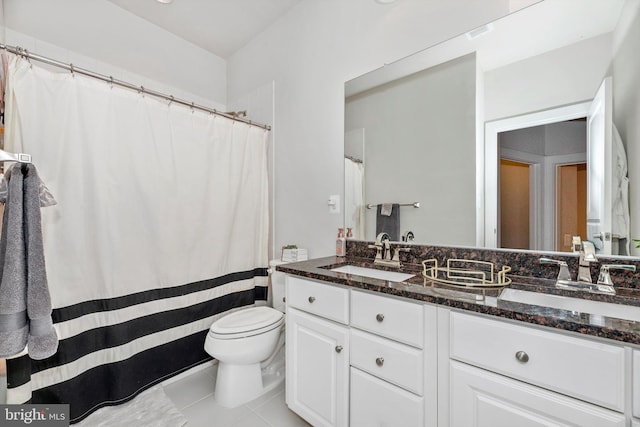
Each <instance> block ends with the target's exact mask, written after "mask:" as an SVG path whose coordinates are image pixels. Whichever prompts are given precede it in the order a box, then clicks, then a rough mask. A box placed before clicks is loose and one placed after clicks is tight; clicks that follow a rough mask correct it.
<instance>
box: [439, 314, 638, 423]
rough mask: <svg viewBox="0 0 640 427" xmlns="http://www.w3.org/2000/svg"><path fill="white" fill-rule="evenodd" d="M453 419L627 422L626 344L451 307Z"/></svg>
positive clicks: (459, 421)
mask: <svg viewBox="0 0 640 427" xmlns="http://www.w3.org/2000/svg"><path fill="white" fill-rule="evenodd" d="M449 319H450V320H449V321H450V324H449V332H450V335H449V339H450V344H449V352H450V354H449V356H450V358H451V361H450V366H449V377H450V384H449V387H450V399H449V401H450V406H449V417H450V425H451V426H452V427H454V426H461V427H466V426H473V425H478V426H480V425H486V426H513V425H518V426H520V425H522V426H546V425H555V424H559V423H560V424H562V422H566V423H567V424H568V425H580V426H594V427H605V426H621V427H622V426H624V425H625V424H626V421H625V416H624V413H623V412H624V408H625V350H624V348H623V347H621V346H616V345H610V344H606V343H602V342H598V341H593V340H589V339H585V338H578V337H574V336H569V335H567V334H562V333H557V332H554V331H550V330H543V329H541V328H534V327H529V326H521V325H517V324H513V323H509V322H505V321H500V320H494V319H490V318H486V317H482V316H476V315H471V314H466V313H459V312H451V314H450V318H449Z"/></svg>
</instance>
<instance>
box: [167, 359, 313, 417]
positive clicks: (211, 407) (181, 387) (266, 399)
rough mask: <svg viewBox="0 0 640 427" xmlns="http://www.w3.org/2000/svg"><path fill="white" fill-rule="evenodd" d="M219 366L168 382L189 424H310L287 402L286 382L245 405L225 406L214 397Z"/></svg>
mask: <svg viewBox="0 0 640 427" xmlns="http://www.w3.org/2000/svg"><path fill="white" fill-rule="evenodd" d="M216 372H217V366H215V365H214V366H211V367H207V368H206V369H204V370H200V371H197V372H195V373H193V374H190V375H188V376H186V377H184V378H182V379H179V380H177V381H175V382H172V383H170V384H167V385H164V391H165V393H166V394H167V396H169V398H170V399H171V400H172V401H173V403H174V404H175V406H176V407H177V408H178V409H179V410H180V412H182V413H183V414H184V416H185V417H186V418H187V419H188V420H189V422H188V423H187V425H186V427H306V426H310V424H308V423H307V422H305V421H304V420H303V419H302V418H300V417H298V416H297V415H296V414H294V413H293V412H291V411H290V410H289V408H287V405H286V403H285V400H284V399H285V396H284V383H283V384H281V385H280V386H279V387H277V388H276V389H274V390H272V391H271V392H269V393H267V394H266V395H264V396H261V397H259V398H257V399H255V400H253V401H251V402H249V403H247V404H245V405H243V406H240V407H238V408H233V409H227V408H224V407H222V406H220V405H218V404H217V403H216V401H215V400H214V399H213V389H214V381H215V377H216Z"/></svg>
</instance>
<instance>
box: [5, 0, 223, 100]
mask: <svg viewBox="0 0 640 427" xmlns="http://www.w3.org/2000/svg"><path fill="white" fill-rule="evenodd" d="M3 5H4V14H3V16H2V20H1V21H0V26H1V25H2V24H4V26H5V27H6V30H5V29H3V28H1V27H0V35H1V39H2V41H3V42H4V43H6V44H9V45H12V46H15V45H18V46H20V47H23V48H26V49H28V50H29V51H31V52H34V53H38V54H41V55H45V56H49V57H52V58H54V59H57V60H60V61H62V62H67V63H73V64H74V65H75V66H78V67H81V68H87V69H90V70H92V71H96V72H98V73H100V74H105V75H113V77H114V78H116V79H120V80H125V81H129V82H130V83H133V84H135V85H143V86H145V87H147V88H149V89H154V90H159V91H161V92H168V93H170V94H172V95H174V96H176V97H178V98H187V99H186V100H188V101H194V102H196V103H201V104H202V103H206V105H210V106H211V107H213V108H224V107H223V106H224V105H226V103H227V99H226V93H227V92H226V91H227V88H226V87H227V77H226V61H224V60H223V59H221V58H219V57H217V56H215V55H213V54H212V53H210V52H208V51H206V50H204V49H202V48H199V47H197V46H195V45H193V44H191V43H189V42H187V41H185V40H183V39H180V38H179V37H177V36H174V35H173V34H170V33H169V32H167V31H165V30H163V29H161V28H159V27H157V26H155V25H153V24H151V23H149V22H147V21H145V20H144V19H141V18H139V17H137V16H135V15H133V14H131V13H129V12H127V11H125V10H124V9H121V8H120V7H118V6H116V5H115V4H113V3H111V2H109V1H107V0H91V1H86V0H56V1H50V0H5V1H4V2H3ZM159 6H162V5H159Z"/></svg>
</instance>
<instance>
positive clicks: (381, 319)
mask: <svg viewBox="0 0 640 427" xmlns="http://www.w3.org/2000/svg"><path fill="white" fill-rule="evenodd" d="M376 320H377V321H378V322H382V321H383V320H384V314H382V313H378V314H376Z"/></svg>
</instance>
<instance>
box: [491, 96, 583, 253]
mask: <svg viewBox="0 0 640 427" xmlns="http://www.w3.org/2000/svg"><path fill="white" fill-rule="evenodd" d="M590 106H591V102H581V103H578V104H572V105H567V106H563V107H558V108H552V109H549V110H544V111H538V112H535V113H530V114H524V115H521V116H516V117H510V118H506V119H500V120H494V121H491V122H487V123H486V124H485V141H484V172H485V174H484V209H485V215H484V217H485V226H484V230H485V233H484V245H483V246H484V247H486V248H497V247H498V240H497V231H498V211H499V209H498V208H499V207H498V163H499V162H498V134H499V133H501V132H506V131H510V130H516V129H522V128H527V127H532V126H540V125H546V124H549V123H555V122H560V121H565V120H571V119H577V118H580V117H587V115H588V114H589V107H590ZM481 155H482V153H481V152H480V151H478V156H481ZM478 203H479V202H478Z"/></svg>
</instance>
